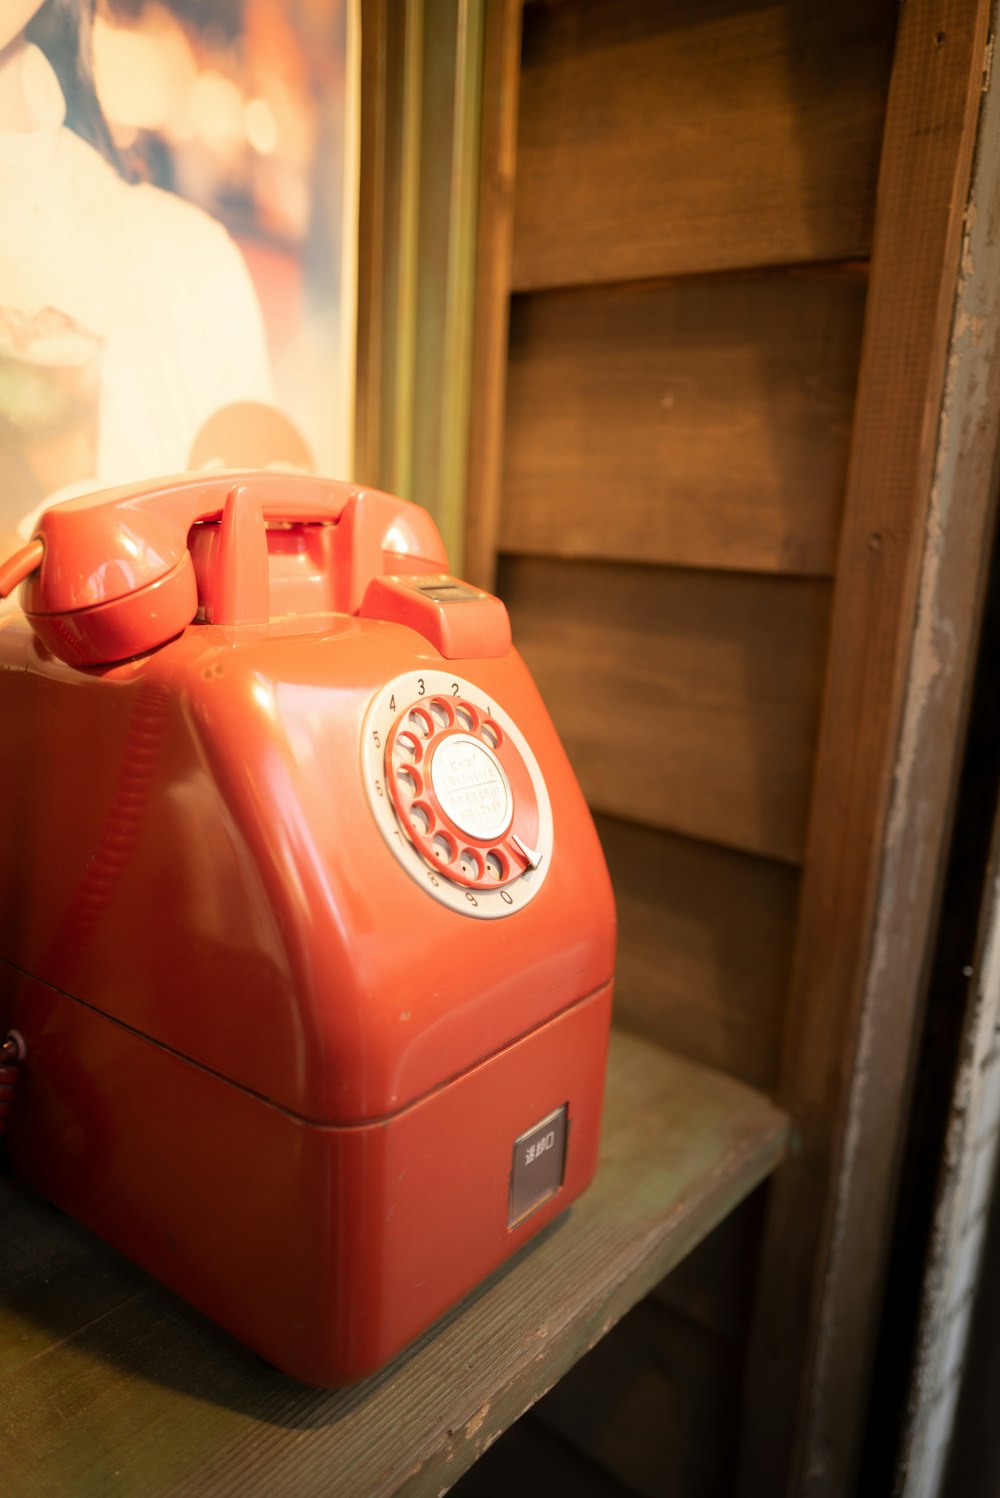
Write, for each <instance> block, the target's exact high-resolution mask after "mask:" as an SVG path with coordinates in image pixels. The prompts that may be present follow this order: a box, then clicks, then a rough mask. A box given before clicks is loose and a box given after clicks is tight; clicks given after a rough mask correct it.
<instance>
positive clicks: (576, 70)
mask: <svg viewBox="0 0 1000 1498" xmlns="http://www.w3.org/2000/svg"><path fill="white" fill-rule="evenodd" d="M895 22H896V7H895V5H894V4H892V3H890V0H879V3H872V0H845V3H843V4H842V5H839V6H808V5H803V4H801V3H797V0H773V3H770V4H761V3H755V0H703V3H700V4H697V5H695V4H692V3H690V0H617V3H616V4H615V5H613V6H610V5H607V4H606V3H604V0H558V3H548V0H529V3H527V4H526V5H525V7H524V12H523V17H522V25H523V42H522V51H521V66H520V72H519V77H518V80H517V81H518V85H519V94H520V102H519V110H518V120H517V150H516V178H515V184H514V196H513V246H512V252H511V254H510V260H509V266H510V269H509V285H510V291H511V296H510V302H509V338H508V341H507V344H506V347H505V348H504V349H503V357H504V358H505V360H506V408H505V414H504V415H503V416H502V419H501V421H500V428H501V431H502V434H503V435H502V442H501V443H500V444H499V445H500V448H501V450H502V458H501V462H500V474H499V479H498V487H497V493H496V496H495V497H491V494H490V489H489V484H490V480H489V475H488V474H487V475H486V477H485V478H483V477H482V476H477V477H476V478H475V479H474V480H473V481H472V482H471V483H470V490H471V494H472V509H471V512H470V518H469V529H468V533H467V563H466V567H467V571H468V573H469V574H470V575H471V576H473V577H474V578H475V579H476V580H478V581H482V582H487V583H489V582H495V583H496V586H497V589H498V591H499V592H500V594H501V596H503V597H504V598H505V599H506V601H507V603H508V606H509V608H510V611H511V616H512V620H513V624H514V632H515V639H516V640H517V642H518V644H519V646H520V648H521V649H522V650H523V652H524V654H525V657H526V659H527V660H528V663H529V665H530V666H531V668H532V670H533V672H534V673H535V676H536V679H537V681H538V684H539V686H540V688H541V690H542V693H543V695H544V696H545V698H546V700H547V702H548V703H549V705H550V708H551V710H552V713H553V717H554V718H555V721H556V724H557V726H558V727H559V729H560V732H561V734H562V735H563V738H564V741H565V743H566V746H567V749H568V751H569V754H570V757H571V759H572V760H573V762H574V764H575V766H576V768H577V770H578V773H579V775H580V778H581V781H582V783H583V786H584V789H585V791H586V793H587V795H588V798H589V800H590V803H591V806H592V807H593V809H594V811H595V813H596V814H597V819H598V826H599V829H600V832H601V836H602V840H603V842H604V845H605V849H606V852H607V855H608V860H609V864H610V866H611V870H612V876H613V878H614V881H615V885H616V889H617V894H618V902H619V914H620V932H621V947H620V962H619V980H618V999H617V1019H618V1022H619V1023H621V1024H623V1025H625V1026H626V1027H629V1028H632V1029H635V1030H637V1031H640V1032H641V1033H644V1034H646V1035H650V1036H653V1037H655V1038H656V1039H657V1040H658V1041H661V1042H662V1043H664V1044H666V1045H668V1046H671V1047H672V1048H674V1049H676V1050H678V1051H680V1052H682V1053H683V1054H685V1055H688V1056H691V1057H692V1058H694V1059H696V1060H699V1061H702V1062H706V1063H708V1064H710V1065H713V1066H717V1067H719V1068H721V1069H723V1070H725V1071H727V1072H730V1073H731V1074H733V1075H735V1076H738V1077H741V1078H743V1079H745V1080H747V1081H749V1082H751V1083H754V1084H755V1085H757V1086H760V1087H763V1088H765V1089H769V1088H773V1087H774V1086H775V1085H776V1083H777V1079H778V1072H779V1059H780V1050H781V1045H782V1036H783V1029H784V1021H785V1013H784V1006H785V1000H786V993H787V987H788V977H789V964H790V959H791V952H792V945H793V940H794V933H795V923H796V911H797V902H798V895H799V885H800V871H801V866H802V861H803V856H804V848H805V839H806V827H807V818H808V815H809V804H810V792H811V786H812V777H813V769H814V758H815V749H816V736H817V725H818V719H819V710H820V703H821V697H822V692H823V686H824V673H825V661H826V649H827V639H828V626H829V618H830V608H831V595H832V576H833V571H834V565H835V559H836V553H837V545H838V538H839V524H840V517H841V508H842V501H843V493H844V486H845V475H846V471H847V462H848V447H849V440H850V432H851V424H852V419H853V412H854V397H855V388H856V380H857V369H858V358H859V350H860V343H861V330H862V321H863V317H864V311H865V298H866V290H867V270H868V257H869V253H870V248H871V239H872V216H873V209H874V196H875V182H876V174H877V169H878V162H879V152H880V145H881V133H882V124H883V116H884V111H885V102H886V94H887V88H888V78H889V70H890V65H891V60H892V50H893V40H894V32H895ZM487 72H489V60H487ZM490 242H491V243H492V244H493V246H494V248H496V246H497V244H499V252H498V255H497V258H496V261H495V263H494V268H493V271H492V275H493V279H494V283H495V281H496V277H497V271H496V265H497V264H499V265H503V264H505V261H504V258H503V242H502V237H501V239H500V240H499V241H498V240H497V239H496V235H495V231H494V237H493V240H492V241H490ZM493 333H494V338H495V335H496V319H494V328H493ZM488 373H489V371H488V370H487V371H485V375H484V368H483V356H482V354H481V356H480V362H479V368H478V377H479V379H480V380H481V381H482V382H483V383H484V384H485V385H486V386H487V387H488V386H489V379H488V378H486V377H485V376H488ZM477 419H478V421H479V431H480V433H481V434H484V435H483V441H484V445H485V446H488V442H489V423H488V422H486V421H484V420H483V418H482V413H481V412H480V413H479V414H478V417H477V415H476V414H475V413H474V421H476V420H477ZM472 460H473V464H475V461H476V452H473V455H472ZM477 485H478V488H477ZM477 497H480V498H481V503H479V504H478V505H477V502H476V501H477ZM755 1214H756V1215H755ZM729 1235H730V1236H729V1238H728V1239H727V1242H729V1243H735V1244H736V1245H737V1247H736V1248H735V1249H732V1248H731V1249H730V1250H729V1259H728V1261H727V1260H726V1257H725V1254H722V1255H721V1256H720V1251H719V1249H718V1248H717V1247H716V1246H713V1245H711V1244H709V1245H706V1247H705V1248H704V1249H703V1250H702V1252H701V1254H700V1255H699V1256H696V1257H695V1259H694V1261H693V1264H692V1267H691V1270H690V1271H689V1276H690V1279H689V1293H692V1294H693V1293H695V1291H696V1292H697V1295H696V1298H697V1297H700V1298H701V1299H702V1300H705V1301H708V1302H711V1301H713V1299H715V1298H717V1297H718V1294H719V1288H720V1278H725V1277H726V1276H727V1274H729V1273H730V1270H729V1269H727V1268H726V1263H727V1262H728V1263H729V1265H730V1266H732V1264H733V1263H734V1262H736V1261H737V1260H738V1261H739V1262H741V1263H742V1262H747V1263H750V1264H752V1263H753V1262H754V1259H755V1255H756V1250H757V1237H758V1235H759V1211H757V1209H755V1212H754V1213H747V1214H744V1215H743V1216H742V1217H741V1218H739V1219H738V1221H737V1223H736V1224H734V1225H733V1227H732V1228H731V1229H729ZM740 1283H741V1284H742V1285H743V1290H742V1291H741V1294H742V1296H743V1299H742V1301H741V1303H740V1305H741V1309H738V1310H737V1311H736V1312H732V1313H731V1314H730V1316H729V1319H728V1322H727V1324H726V1326H725V1327H720V1326H719V1325H718V1324H713V1323H712V1321H711V1318H709V1319H707V1320H706V1319H705V1318H699V1317H698V1316H692V1315H691V1314H690V1301H689V1300H682V1301H681V1302H680V1303H679V1302H678V1299H677V1297H676V1296H675V1295H674V1294H673V1293H671V1292H669V1291H668V1292H665V1294H664V1296H662V1297H661V1298H660V1299H659V1300H657V1301H656V1302H655V1303H653V1302H648V1303H647V1304H646V1306H645V1307H641V1308H639V1310H638V1311H637V1312H636V1313H633V1322H632V1324H631V1326H630V1327H629V1328H628V1329H626V1330H625V1331H622V1332H621V1333H620V1334H619V1335H617V1339H616V1340H615V1342H614V1345H613V1346H609V1347H608V1349H607V1350H606V1351H604V1352H603V1353H595V1354H593V1355H591V1358H590V1359H588V1360H586V1361H585V1362H584V1364H582V1365H581V1369H580V1372H579V1374H578V1375H577V1374H575V1375H572V1377H573V1379H574V1383H573V1387H572V1390H569V1391H568V1392H567V1391H562V1392H561V1391H559V1390H557V1391H555V1393H554V1395H553V1396H550V1399H549V1401H548V1403H547V1404H545V1405H543V1407H542V1410H543V1418H545V1419H546V1420H547V1421H548V1423H549V1425H550V1426H551V1427H552V1428H553V1429H556V1430H557V1431H558V1433H559V1435H560V1437H561V1438H565V1439H569V1440H571V1441H575V1442H576V1443H577V1444H578V1445H579V1446H580V1447H582V1448H583V1449H585V1450H587V1451H589V1452H590V1453H591V1455H592V1456H593V1457H594V1460H595V1461H596V1462H598V1463H599V1464H600V1465H601V1467H602V1468H605V1469H607V1470H608V1471H610V1472H612V1473H614V1474H615V1480H616V1481H621V1482H623V1483H625V1485H626V1487H627V1488H628V1489H630V1490H632V1491H635V1492H650V1493H653V1492H656V1493H662V1492H667V1491H669V1492H671V1493H677V1494H680V1495H687V1494H692V1495H693V1494H695V1493H698V1494H701V1495H709V1494H716V1493H718V1494H722V1493H726V1492H728V1491H729V1490H730V1489H729V1484H730V1483H731V1481H732V1461H731V1458H732V1447H733V1444H734V1442H735V1422H736V1418H737V1415H736V1403H737V1402H736V1400H735V1395H734V1393H733V1390H734V1388H735V1384H734V1378H736V1379H737V1381H738V1369H739V1363H740V1359H741V1357H742V1349H743V1347H744V1345H745V1310H746V1305H747V1299H748V1297H749V1293H750V1291H749V1285H748V1282H746V1281H745V1280H741V1281H740ZM691 1286H693V1287H695V1288H694V1290H691V1289H690V1287H691ZM699 1287H700V1288H699ZM611 1341H612V1339H609V1343H610V1342H611ZM626 1343H627V1344H628V1347H627V1350H626V1352H625V1353H623V1354H622V1355H621V1356H622V1357H623V1358H624V1363H627V1364H628V1365H629V1367H630V1368H631V1369H632V1372H631V1374H630V1375H629V1385H628V1386H629V1387H630V1388H633V1387H634V1389H635V1390H636V1391H637V1392H636V1393H635V1401H634V1410H637V1411H638V1412H639V1416H642V1418H639V1417H638V1416H637V1418H636V1419H635V1420H633V1421H632V1422H631V1424H630V1423H629V1420H628V1419H626V1418H625V1417H624V1416H623V1415H621V1412H620V1403H621V1401H617V1402H616V1403H614V1409H617V1410H619V1414H618V1415H616V1414H615V1413H614V1412H613V1411H612V1412H611V1413H609V1414H608V1417H607V1419H605V1420H602V1418H601V1416H600V1409H601V1408H602V1401H601V1399H600V1398H599V1397H598V1396H597V1395H595V1396H594V1398H593V1399H591V1398H590V1397H589V1395H587V1394H586V1393H585V1388H586V1386H587V1380H588V1379H591V1378H592V1379H593V1380H595V1387H596V1388H603V1389H604V1390H605V1393H607V1391H608V1390H609V1389H610V1388H611V1387H612V1386H613V1385H616V1384H617V1385H618V1387H620V1388H622V1387H624V1385H623V1384H622V1378H623V1376H624V1375H622V1374H621V1373H620V1372H619V1373H615V1372H614V1371H613V1369H612V1371H611V1372H610V1373H609V1372H608V1368H609V1367H611V1365H612V1364H615V1360H616V1358H617V1357H618V1356H619V1353H618V1350H617V1349H618V1347H619V1344H621V1346H622V1347H624V1346H625V1344H626ZM734 1370H735V1371H734ZM654 1389H656V1390H658V1393H655V1394H654V1393H653V1392H651V1391H653V1390H654ZM570 1396H572V1397H570ZM623 1397H625V1396H624V1395H623ZM626 1402H627V1401H626ZM591 1405H593V1408H591ZM654 1407H655V1408H659V1409H661V1410H662V1411H664V1412H669V1411H671V1410H673V1411H674V1415H673V1416H672V1417H671V1416H670V1415H669V1414H668V1413H665V1414H664V1417H663V1418H662V1419H660V1420H657V1419H647V1418H645V1416H644V1415H643V1414H642V1412H643V1411H648V1410H650V1409H652V1408H654ZM546 1412H547V1413H546ZM616 1420H617V1421H618V1425H615V1421H616ZM692 1422H694V1423H696V1424H698V1425H699V1426H704V1427H705V1429H704V1432H703V1434H704V1439H701V1440H700V1441H696V1442H695V1445H696V1446H698V1445H700V1449H701V1452H702V1456H701V1459H699V1458H698V1456H697V1454H695V1455H694V1456H692V1438H691V1435H690V1426H691V1423H692ZM612 1427H613V1428H612ZM616 1432H617V1434H616ZM640 1432H641V1433H642V1434H641V1435H640V1434H639V1433H640ZM636 1440H641V1441H643V1442H645V1449H643V1450H641V1451H635V1450H634V1449H632V1448H633V1447H634V1445H635V1442H636Z"/></svg>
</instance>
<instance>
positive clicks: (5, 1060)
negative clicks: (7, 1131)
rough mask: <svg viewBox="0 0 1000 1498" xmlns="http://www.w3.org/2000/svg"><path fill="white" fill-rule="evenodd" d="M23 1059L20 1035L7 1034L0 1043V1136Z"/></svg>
mask: <svg viewBox="0 0 1000 1498" xmlns="http://www.w3.org/2000/svg"><path fill="white" fill-rule="evenodd" d="M23 1059H24V1044H23V1042H22V1041H21V1039H20V1037H19V1036H16V1035H14V1034H10V1035H8V1036H7V1039H6V1040H5V1041H4V1043H3V1045H0V1138H2V1137H3V1131H4V1128H5V1126H6V1123H7V1115H8V1114H9V1113H10V1109H11V1104H12V1103H13V1101H14V1088H15V1087H16V1086H17V1079H18V1077H19V1076H20V1074H21V1066H20V1063H21V1062H22V1061H23Z"/></svg>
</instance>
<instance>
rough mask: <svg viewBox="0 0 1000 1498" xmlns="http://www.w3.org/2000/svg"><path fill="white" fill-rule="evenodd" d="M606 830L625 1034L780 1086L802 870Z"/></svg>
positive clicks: (647, 832) (630, 830) (644, 832)
mask: <svg viewBox="0 0 1000 1498" xmlns="http://www.w3.org/2000/svg"><path fill="white" fill-rule="evenodd" d="M597 830H598V832H599V833H600V835H601V842H602V843H603V845H604V852H605V854H606V856H607V860H608V867H609V869H610V871H611V879H612V882H613V884H614V887H615V899H616V900H617V903H618V970H617V977H616V981H615V1022H616V1024H619V1025H622V1026H623V1027H624V1028H625V1029H627V1030H632V1031H634V1032H635V1033H636V1034H639V1035H643V1036H645V1037H646V1038H647V1039H649V1040H655V1041H657V1042H658V1043H659V1044H660V1045H665V1046H667V1047H668V1048H669V1049H670V1050H672V1051H676V1052H677V1053H678V1054H679V1055H682V1056H688V1057H690V1059H691V1060H692V1061H700V1062H702V1063H703V1064H704V1065H706V1066H715V1067H718V1068H719V1070H720V1071H724V1072H728V1074H729V1075H730V1076H734V1077H739V1078H740V1079H741V1080H742V1081H744V1082H749V1083H750V1084H751V1085H752V1086H755V1087H761V1088H763V1089H764V1090H765V1091H766V1090H767V1089H769V1088H773V1087H774V1085H775V1083H776V1081H777V1075H778V1061H779V1057H780V1051H781V1035H782V1024H783V1019H784V1004H785V996H786V990H787V987H788V973H789V967H790V965H791V957H792V943H793V940H794V935H795V910H796V903H797V899H798V884H799V878H798V873H797V871H796V870H795V869H793V868H790V867H789V866H788V865H787V864H783V863H774V862H771V861H770V860H765V859H761V858H755V857H752V856H750V855H748V854H745V853H735V852H732V851H731V850H730V849H728V848H720V847H717V846H714V845H712V844H710V843H701V842H696V841H694V840H693V839H689V838H682V837H675V836H674V835H673V834H671V833H667V832H660V831H658V830H657V829H655V828H652V827H642V826H638V825H637V824H636V823H634V822H622V821H619V820H617V819H616V818H613V817H598V819H597Z"/></svg>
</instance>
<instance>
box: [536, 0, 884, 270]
mask: <svg viewBox="0 0 1000 1498" xmlns="http://www.w3.org/2000/svg"><path fill="white" fill-rule="evenodd" d="M895 19H896V17H895V7H894V6H892V5H889V4H872V3H870V0H845V3H843V4H841V5H836V6H829V5H804V4H801V3H798V0H773V3H771V4H767V5H753V6H748V5H746V4H744V3H742V0H709V3H705V4H701V5H698V6H691V5H689V4H686V3H684V0H667V3H662V0H616V3H615V4H614V5H607V4H605V3H604V0H572V3H566V4H562V5H558V6H545V5H537V6H529V7H528V8H527V9H526V11H525V25H524V54H523V59H524V60H523V70H522V78H521V103H520V120H519V136H518V181H517V204H516V214H515V227H514V282H513V284H514V287H515V289H516V290H528V289H532V288H538V287H543V286H559V285H579V284H581V283H589V282H601V281H622V280H633V279H639V278H642V277H649V276H662V275H673V274H677V273H679V272H690V271H706V270H724V269H731V268H733V267H742V266H752V265H775V264H790V263H793V262H797V261H807V260H834V259H841V258H850V257H854V256H865V255H866V254H867V253H868V248H869V244H870V241H871V223H872V207H873V202H874V188H875V177H876V171H877V167H878V152H879V141H880V137H881V127H882V118H883V112H884V106H885V92H886V81H887V78H888V71H889V64H890V60H891V55H892V37H893V31H894V27H895Z"/></svg>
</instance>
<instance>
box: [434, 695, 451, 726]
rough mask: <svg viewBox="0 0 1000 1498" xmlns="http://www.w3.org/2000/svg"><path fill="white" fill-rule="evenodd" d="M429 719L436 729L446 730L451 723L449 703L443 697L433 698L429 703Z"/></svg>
mask: <svg viewBox="0 0 1000 1498" xmlns="http://www.w3.org/2000/svg"><path fill="white" fill-rule="evenodd" d="M431 717H432V718H433V719H434V723H435V725H436V726H437V727H438V728H447V727H448V726H449V724H450V723H451V722H452V718H453V714H452V711H451V706H450V704H449V703H447V702H445V700H444V698H443V697H435V698H434V700H433V702H432V703H431Z"/></svg>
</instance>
